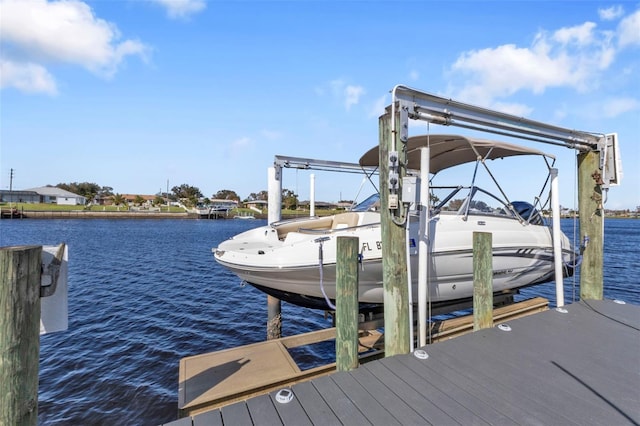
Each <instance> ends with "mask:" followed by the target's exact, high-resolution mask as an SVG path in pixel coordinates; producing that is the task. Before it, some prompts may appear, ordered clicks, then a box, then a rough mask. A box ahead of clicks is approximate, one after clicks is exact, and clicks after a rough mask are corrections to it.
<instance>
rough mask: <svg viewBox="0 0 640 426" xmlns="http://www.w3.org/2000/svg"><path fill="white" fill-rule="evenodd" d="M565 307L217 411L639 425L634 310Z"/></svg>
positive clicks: (333, 418)
mask: <svg viewBox="0 0 640 426" xmlns="http://www.w3.org/2000/svg"><path fill="white" fill-rule="evenodd" d="M565 308H566V309H567V311H568V312H567V313H561V312H558V311H555V310H547V311H544V312H540V313H537V314H535V315H532V316H529V317H526V318H520V319H513V320H509V322H508V325H509V326H511V331H502V330H500V329H499V328H497V327H493V328H489V329H484V330H479V331H476V332H473V333H470V334H467V335H464V336H461V337H457V338H455V339H451V340H446V341H444V342H441V343H436V344H433V345H427V346H425V347H424V349H425V350H426V352H427V353H428V354H429V357H428V358H427V359H424V360H422V359H418V358H416V357H415V356H413V354H406V355H396V356H393V357H388V358H384V359H381V360H377V361H372V362H368V363H364V364H362V365H361V366H360V367H359V368H358V369H356V370H354V371H350V372H341V373H333V374H331V375H327V376H322V377H318V378H315V379H313V380H311V381H308V382H300V383H296V384H294V385H293V386H292V388H291V389H292V391H293V393H294V399H293V400H292V401H291V402H289V403H286V404H281V403H278V402H276V401H275V399H274V398H275V397H274V395H275V394H274V393H271V394H270V395H269V396H268V398H270V403H271V404H272V407H271V408H268V407H269V405H267V403H266V402H267V401H266V399H265V398H266V397H265V396H263V397H259V398H260V399H255V398H250V399H248V400H246V401H243V402H238V403H235V404H233V405H228V406H224V407H222V409H219V410H215V411H214V413H216V414H214V416H215V415H217V416H219V417H220V418H221V419H222V422H223V424H268V425H272V424H273V425H275V424H286V425H299V424H309V425H323V426H324V425H338V424H358V425H360V424H384V425H388V424H407V425H413V424H435V425H441V424H446V425H455V424H460V425H467V424H474V425H479V424H490V425H505V426H506V425H511V424H519V425H541V424H545V425H546V424H553V425H556V424H557V425H559V424H562V425H580V426H591V425H593V426H596V425H598V426H599V425H603V424H607V425H638V424H640V307H638V306H634V305H620V304H617V303H614V302H612V301H584V302H578V303H574V304H571V305H568V306H566V307H565ZM273 409H275V411H277V417H278V418H277V419H276V416H274V413H273ZM197 418H198V416H196V417H194V423H195V421H196V419H197ZM268 419H270V420H268ZM180 421H183V419H181V420H180ZM260 422H262V423H260ZM184 424H188V423H186V421H185V423H184ZM172 426H178V424H177V423H175V425H174V424H172Z"/></svg>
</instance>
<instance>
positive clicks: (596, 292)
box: [578, 151, 604, 300]
mask: <svg viewBox="0 0 640 426" xmlns="http://www.w3.org/2000/svg"><path fill="white" fill-rule="evenodd" d="M599 161H600V152H599V151H588V152H581V153H579V154H578V209H579V213H580V240H581V241H580V242H581V243H582V244H583V247H584V248H583V250H582V251H583V253H582V265H581V266H580V299H597V300H602V298H603V293H604V290H603V282H604V273H603V267H604V262H603V251H604V208H603V205H602V203H603V199H602V183H603V182H602V170H601V169H600V166H599ZM585 242H586V244H585Z"/></svg>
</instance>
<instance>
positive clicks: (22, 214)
mask: <svg viewBox="0 0 640 426" xmlns="http://www.w3.org/2000/svg"><path fill="white" fill-rule="evenodd" d="M16 213H17V214H14V216H13V218H10V217H3V219H203V220H217V219H223V220H225V219H233V216H231V215H230V216H224V215H217V216H216V217H210V218H208V217H203V216H201V215H199V214H197V213H187V212H175V213H167V212H148V211H146V212H145V211H136V212H134V211H121V212H118V211H102V212H101V211H84V210H65V211H41V210H37V211H36V210H22V211H18V212H16ZM266 217H267V216H266V215H260V214H256V215H255V218H256V219H266Z"/></svg>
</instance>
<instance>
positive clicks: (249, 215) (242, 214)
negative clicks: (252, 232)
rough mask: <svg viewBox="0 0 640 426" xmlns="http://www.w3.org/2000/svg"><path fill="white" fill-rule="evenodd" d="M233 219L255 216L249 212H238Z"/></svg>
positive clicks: (253, 217) (252, 217)
mask: <svg viewBox="0 0 640 426" xmlns="http://www.w3.org/2000/svg"><path fill="white" fill-rule="evenodd" d="M233 218H234V219H255V218H256V217H255V216H254V215H252V214H250V213H240V214H237V215H235V216H233Z"/></svg>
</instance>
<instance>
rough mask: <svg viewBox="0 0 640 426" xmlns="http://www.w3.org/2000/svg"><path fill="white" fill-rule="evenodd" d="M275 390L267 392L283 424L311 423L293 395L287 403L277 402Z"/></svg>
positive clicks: (305, 424) (305, 425)
mask: <svg viewBox="0 0 640 426" xmlns="http://www.w3.org/2000/svg"><path fill="white" fill-rule="evenodd" d="M276 394H277V392H272V393H270V394H269V397H270V398H271V401H272V402H273V405H274V406H275V408H276V410H277V411H278V415H279V416H280V419H281V420H282V423H281V424H283V425H291V426H307V425H309V426H311V425H312V423H311V421H310V420H309V417H308V416H307V415H306V413H305V411H304V409H303V408H302V405H301V404H300V400H299V399H298V398H296V397H295V396H294V397H293V398H292V399H291V401H289V402H287V403H282V402H278V401H277V399H276Z"/></svg>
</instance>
